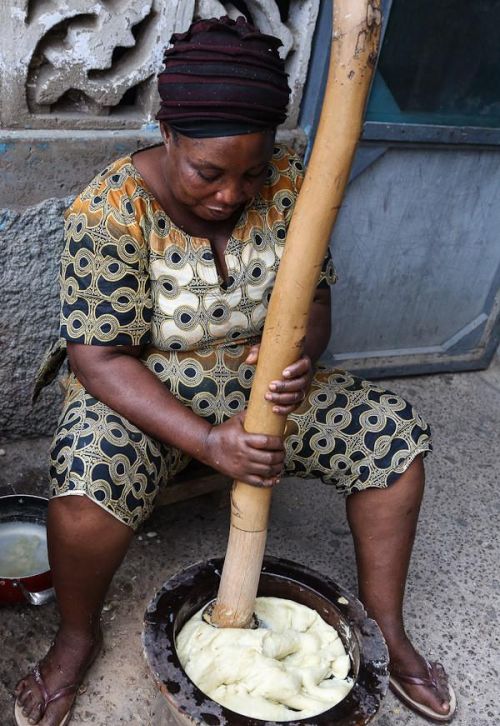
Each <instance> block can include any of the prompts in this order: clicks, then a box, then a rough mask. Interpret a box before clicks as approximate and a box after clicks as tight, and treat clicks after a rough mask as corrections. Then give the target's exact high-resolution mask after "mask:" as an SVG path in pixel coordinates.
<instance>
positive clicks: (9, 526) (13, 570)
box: [0, 494, 54, 605]
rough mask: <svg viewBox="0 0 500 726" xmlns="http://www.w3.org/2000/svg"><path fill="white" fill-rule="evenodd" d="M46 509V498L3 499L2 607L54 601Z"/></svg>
mask: <svg viewBox="0 0 500 726" xmlns="http://www.w3.org/2000/svg"><path fill="white" fill-rule="evenodd" d="M47 507H48V500H47V499H45V498H44V497H37V496H32V495H18V494H16V495H9V496H6V497H0V604H15V603H31V604H32V605H43V604H44V603H46V602H48V601H49V600H52V599H53V597H54V591H53V589H52V578H51V574H50V565H49V558H48V552H47V528H46V521H47Z"/></svg>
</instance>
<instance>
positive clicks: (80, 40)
mask: <svg viewBox="0 0 500 726" xmlns="http://www.w3.org/2000/svg"><path fill="white" fill-rule="evenodd" d="M285 5H286V6H287V10H286V11H284V10H283V7H284V6H285ZM318 7H319V0H291V2H290V3H285V4H283V3H278V2H276V1H275V0H246V2H241V0H234V2H218V0H197V1H196V0H179V1H174V0H10V2H9V0H3V2H2V3H0V23H1V27H2V31H3V32H2V54H1V56H0V85H1V87H2V88H3V91H2V94H3V98H2V106H1V111H0V122H1V126H2V127H3V128H26V127H29V128H50V129H63V128H81V129H85V128H110V129H112V128H125V127H126V128H139V127H140V126H142V125H143V124H144V123H147V122H148V121H150V120H151V119H152V118H153V117H154V114H155V113H156V110H157V109H156V106H157V101H156V89H155V86H156V74H157V72H158V70H159V69H160V68H161V65H162V55H163V49H164V47H165V45H166V44H167V42H168V39H169V38H170V35H171V34H172V33H173V32H181V31H183V30H185V29H186V28H187V27H188V26H189V24H190V22H191V21H192V20H193V18H194V17H219V16H221V15H225V14H228V15H230V16H231V17H233V18H235V17H237V16H238V15H239V14H245V15H247V16H248V17H249V19H251V20H253V22H254V23H255V24H256V25H257V26H258V27H259V28H260V29H261V30H263V31H264V32H267V33H272V34H274V35H277V36H279V37H280V38H281V40H282V42H283V45H284V47H283V49H282V50H283V57H284V58H285V59H286V63H287V69H288V72H289V74H290V86H291V88H292V100H291V105H290V115H289V119H288V121H287V123H286V128H288V129H293V128H295V127H296V125H297V118H298V113H299V108H300V101H301V97H302V88H303V84H304V82H305V78H306V74H307V65H308V61H309V56H310V51H311V40H312V34H313V30H314V26H315V23H316V18H317V14H318Z"/></svg>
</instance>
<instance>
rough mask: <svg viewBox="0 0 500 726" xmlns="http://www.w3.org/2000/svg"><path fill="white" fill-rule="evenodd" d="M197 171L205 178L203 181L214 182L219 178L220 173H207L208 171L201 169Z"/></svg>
mask: <svg viewBox="0 0 500 726" xmlns="http://www.w3.org/2000/svg"><path fill="white" fill-rule="evenodd" d="M196 173H197V174H198V176H199V177H200V178H201V179H203V181H207V182H214V181H216V179H218V178H219V174H207V173H206V172H203V171H200V170H199V169H197V170H196Z"/></svg>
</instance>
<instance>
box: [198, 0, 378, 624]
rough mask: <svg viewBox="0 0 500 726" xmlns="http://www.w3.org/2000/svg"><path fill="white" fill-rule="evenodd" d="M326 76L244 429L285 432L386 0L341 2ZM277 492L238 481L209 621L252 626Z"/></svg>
mask: <svg viewBox="0 0 500 726" xmlns="http://www.w3.org/2000/svg"><path fill="white" fill-rule="evenodd" d="M333 6H334V7H333V35H332V49H331V54H330V66H329V73H328V81H327V85H326V90H325V96H324V99H323V108H322V112H321V118H320V123H319V127H318V132H317V134H316V139H315V142H314V147H313V151H312V154H311V158H310V161H309V164H308V168H307V172H306V175H305V179H304V183H303V185H302V189H301V191H300V194H299V196H298V199H297V202H296V206H295V210H294V213H293V216H292V220H291V222H290V227H289V230H288V235H287V239H286V244H285V250H284V253H283V257H282V259H281V262H280V266H279V269H278V273H277V276H276V282H275V285H274V289H273V293H272V295H271V300H270V303H269V310H268V313H267V317H266V322H265V327H264V332H263V336H262V343H261V348H260V353H259V361H258V364H257V370H256V372H255V379H254V382H253V385H252V391H251V396H250V401H249V404H248V411H247V415H246V418H245V429H246V430H247V431H249V432H252V433H266V434H272V435H280V436H282V435H283V433H284V428H285V423H286V421H285V419H284V418H283V416H279V415H278V414H275V413H274V412H273V410H272V403H270V402H268V401H266V400H265V398H264V395H265V393H266V392H267V390H268V386H269V383H270V382H271V381H272V380H275V379H278V378H281V376H282V372H283V370H284V369H285V368H286V366H287V365H290V364H291V363H293V362H294V361H296V360H297V359H298V358H299V357H300V355H301V353H302V346H303V341H304V338H305V334H306V327H307V322H308V318H309V312H310V308H311V304H312V299H313V295H314V291H315V288H316V285H317V281H318V278H319V274H320V270H321V266H322V263H323V259H324V257H325V254H326V251H327V248H328V242H329V238H330V234H331V231H332V227H333V224H334V222H335V220H336V217H337V213H338V210H339V208H340V205H341V202H342V197H343V195H344V191H345V188H346V186H347V181H348V179H349V172H350V169H351V165H352V160H353V158H354V153H355V150H356V146H357V143H358V141H359V138H360V135H361V130H362V121H363V112H364V108H365V104H366V99H367V97H368V92H369V89H370V83H371V79H372V75H373V69H374V67H375V63H376V59H377V51H378V44H379V38H380V30H381V23H382V16H381V12H380V0H335V2H334V3H333ZM271 491H272V490H271V489H259V488H257V487H253V486H250V485H248V484H244V483H242V482H235V483H234V485H233V489H232V493H231V526H230V533H229V541H228V547H227V552H226V558H225V561H224V568H223V572H222V577H221V584H220V588H219V593H218V596H217V601H216V603H215V606H214V608H213V611H212V614H211V621H212V623H213V624H214V625H217V626H219V627H247V626H248V625H249V624H250V622H251V620H252V614H253V609H254V603H255V597H256V595H257V587H258V583H259V577H260V571H261V568H262V560H263V557H264V550H265V544H266V536H267V523H268V517H269V508H270V503H271Z"/></svg>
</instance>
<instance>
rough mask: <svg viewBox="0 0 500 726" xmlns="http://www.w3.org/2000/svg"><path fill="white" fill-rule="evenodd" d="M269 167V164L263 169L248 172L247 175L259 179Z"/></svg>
mask: <svg viewBox="0 0 500 726" xmlns="http://www.w3.org/2000/svg"><path fill="white" fill-rule="evenodd" d="M266 169H267V166H264V167H262V169H259V171H253V172H252V173H250V172H248V174H247V177H248V178H249V179H258V178H259V176H262V174H263V173H264V172H265V170H266Z"/></svg>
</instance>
